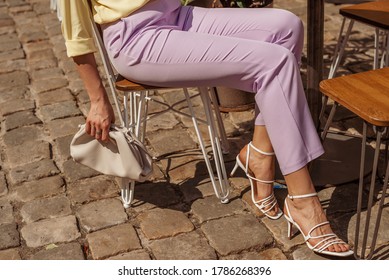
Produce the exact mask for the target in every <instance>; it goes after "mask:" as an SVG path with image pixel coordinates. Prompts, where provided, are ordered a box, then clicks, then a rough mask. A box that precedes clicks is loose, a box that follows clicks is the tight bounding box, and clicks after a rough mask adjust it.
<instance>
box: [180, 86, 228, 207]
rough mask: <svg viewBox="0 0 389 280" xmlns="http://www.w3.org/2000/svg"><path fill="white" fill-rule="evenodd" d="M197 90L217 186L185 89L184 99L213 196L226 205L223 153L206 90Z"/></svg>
mask: <svg viewBox="0 0 389 280" xmlns="http://www.w3.org/2000/svg"><path fill="white" fill-rule="evenodd" d="M199 90H200V95H201V99H202V101H203V105H204V110H205V115H206V119H207V126H208V133H209V138H210V140H211V146H212V151H213V154H214V158H215V165H216V171H217V175H218V178H219V185H218V184H217V183H216V179H215V175H214V173H213V168H212V165H211V161H210V159H209V157H208V154H207V151H206V148H205V144H204V140H203V137H202V135H201V132H200V129H199V127H198V120H197V118H196V115H195V112H194V110H193V106H192V101H191V99H190V96H189V93H188V91H187V89H186V88H185V89H184V93H185V98H186V100H187V103H188V107H189V111H190V114H191V116H192V121H193V125H194V129H195V131H196V134H197V137H198V140H199V144H200V148H201V151H202V153H203V157H204V161H205V164H206V166H207V169H208V173H209V177H210V179H211V183H212V186H213V189H214V191H215V195H216V197H217V198H219V199H220V200H221V202H222V203H227V202H228V195H229V188H228V186H229V183H228V179H227V172H226V170H225V166H224V161H223V153H222V152H221V148H220V143H219V138H218V137H217V136H216V134H215V126H214V119H213V115H212V109H211V105H210V102H209V96H208V93H207V90H206V89H204V88H199Z"/></svg>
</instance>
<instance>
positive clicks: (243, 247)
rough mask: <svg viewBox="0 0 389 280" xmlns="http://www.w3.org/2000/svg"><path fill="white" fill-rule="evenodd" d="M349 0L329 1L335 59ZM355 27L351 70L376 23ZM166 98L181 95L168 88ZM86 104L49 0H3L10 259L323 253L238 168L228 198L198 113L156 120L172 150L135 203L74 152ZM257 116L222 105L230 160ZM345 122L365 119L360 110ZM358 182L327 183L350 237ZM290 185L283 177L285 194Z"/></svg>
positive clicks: (4, 190) (4, 230) (353, 126)
mask: <svg viewBox="0 0 389 280" xmlns="http://www.w3.org/2000/svg"><path fill="white" fill-rule="evenodd" d="M275 7H282V8H286V9H289V10H291V11H293V12H294V13H296V14H298V15H299V16H301V18H302V19H303V20H304V21H305V19H306V1H305V0H294V1H292V0H276V1H275ZM338 8H339V6H333V5H330V4H326V22H325V30H326V32H325V45H326V47H325V62H326V66H328V65H327V64H328V62H329V59H330V57H329V55H328V53H329V52H330V51H331V50H332V49H333V48H334V44H335V40H336V36H337V33H338V28H339V25H340V22H341V18H340V16H339V15H338ZM355 30H356V31H355V32H354V33H355V34H353V38H354V39H353V40H352V46H353V50H352V52H350V53H349V55H348V57H347V60H346V67H343V68H342V69H341V70H340V72H341V73H348V72H350V71H351V72H355V71H359V70H366V69H369V68H370V65H371V64H369V63H370V62H371V61H372V52H371V50H369V49H368V48H367V47H368V46H371V45H372V42H373V40H372V38H373V33H372V30H370V29H368V28H365V27H363V26H359V25H358V26H357V28H356V29H355ZM361 61H362V62H363V63H361ZM366 61H367V62H369V63H366ZM303 68H304V67H303ZM303 72H304V69H303ZM157 98H160V99H161V100H162V99H163V100H165V101H167V102H169V101H172V100H177V98H182V96H181V93H180V92H179V91H164V92H160V93H159V94H158V97H157ZM197 106H198V107H201V105H200V103H199V102H197ZM154 109H155V110H158V108H154ZM87 110H88V97H87V94H86V93H85V91H84V88H83V85H82V82H81V80H80V78H79V76H78V74H77V72H76V71H75V67H74V65H73V62H72V61H71V60H70V59H68V58H67V57H66V54H65V46H64V42H63V39H62V36H61V33H60V25H59V23H58V20H57V18H56V15H55V13H52V12H51V11H50V9H49V1H48V0H0V120H1V138H0V145H1V150H0V151H1V159H0V259H145V260H146V259H323V257H321V256H318V255H316V254H314V253H312V252H310V251H309V250H308V249H307V247H306V245H305V244H304V241H303V238H302V236H301V234H300V235H297V236H296V237H295V238H293V239H292V240H288V239H287V238H286V222H285V220H284V219H283V218H282V219H280V220H277V221H271V220H269V219H267V218H265V217H263V216H262V215H261V214H260V213H258V211H256V210H255V208H254V207H253V205H252V203H251V202H250V191H249V182H248V181H247V179H245V178H244V177H243V174H242V173H240V175H239V176H238V177H235V178H231V180H230V182H231V185H232V194H231V201H230V203H228V204H221V203H220V202H219V201H218V200H217V199H216V198H215V195H214V194H213V190H212V188H211V185H210V183H209V180H208V179H207V172H206V168H205V165H204V162H203V160H202V159H201V154H200V152H198V151H197V149H196V148H197V147H198V144H197V140H195V139H196V138H195V137H194V133H193V129H192V127H191V124H190V120H187V119H183V118H182V117H181V116H179V115H177V114H175V113H173V112H171V113H167V114H165V115H164V116H162V117H161V118H160V119H159V120H158V122H154V123H153V122H150V123H149V127H148V131H147V143H148V144H149V148H150V150H151V151H152V152H153V153H155V154H157V155H165V154H171V155H170V156H165V157H162V158H161V159H160V160H158V161H156V163H155V171H154V175H153V179H152V180H151V181H150V182H147V183H143V184H140V185H138V186H137V187H136V191H135V201H134V205H133V207H131V208H129V209H124V208H123V207H122V203H121V200H120V189H119V187H118V182H117V181H116V179H115V178H112V177H108V176H103V175H101V174H98V173H97V172H95V171H93V170H90V169H88V168H85V167H83V166H81V165H79V164H77V163H75V162H73V160H72V159H71V158H70V156H69V143H70V140H71V138H72V135H73V134H74V133H75V132H76V130H77V126H78V124H80V123H83V122H84V119H85V115H86V112H87ZM253 116H254V112H253V111H252V110H248V111H244V112H235V113H229V114H224V115H223V117H224V124H225V127H226V130H227V133H228V136H229V141H230V143H231V146H232V148H231V152H230V154H229V155H226V157H225V161H226V166H227V168H228V169H229V168H231V167H232V164H233V159H234V156H235V155H236V153H237V152H238V151H239V149H240V148H241V147H242V146H243V145H244V144H245V143H247V142H248V141H249V139H250V137H251V133H252V121H253ZM337 126H338V128H348V129H349V130H350V131H352V132H355V133H358V131H360V123H359V122H358V121H357V120H356V119H355V118H350V117H348V118H346V120H341V121H339V122H338V123H337ZM178 143H179V145H177V144H178ZM183 148H185V151H182V150H183ZM324 179H325V178H324ZM356 187H357V184H356V183H355V182H351V183H346V184H339V185H336V186H335V185H327V186H326V187H325V188H321V189H319V190H320V192H319V194H320V199H321V201H322V202H323V205H324V207H325V208H326V209H327V214H328V216H329V218H330V219H331V222H332V224H333V227H334V229H335V231H336V232H337V233H338V234H339V235H340V236H341V237H342V238H344V239H349V240H350V242H352V240H353V237H352V235H353V232H354V230H353V228H354V224H355V212H354V210H355V204H356V203H355V202H356ZM285 195H286V190H285V189H282V188H280V189H276V196H277V197H278V198H279V201H280V204H281V206H282V198H284V197H285ZM388 230H389V215H388V209H385V210H384V215H383V221H382V227H381V233H380V236H379V238H378V246H377V247H379V248H383V249H382V250H381V251H380V253H379V254H378V257H379V258H386V259H387V258H388V253H387V252H388V244H389V233H388ZM385 250H386V251H385Z"/></svg>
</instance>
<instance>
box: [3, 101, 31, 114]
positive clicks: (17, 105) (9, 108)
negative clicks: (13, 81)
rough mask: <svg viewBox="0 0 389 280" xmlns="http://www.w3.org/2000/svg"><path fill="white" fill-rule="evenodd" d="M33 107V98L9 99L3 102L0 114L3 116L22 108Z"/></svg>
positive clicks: (29, 108)
mask: <svg viewBox="0 0 389 280" xmlns="http://www.w3.org/2000/svg"><path fill="white" fill-rule="evenodd" d="M34 108H35V104H34V101H33V100H28V99H23V100H18V99H17V100H11V101H7V102H4V103H3V106H2V108H1V114H2V115H3V116H6V115H9V114H12V113H16V112H19V111H24V110H31V109H34Z"/></svg>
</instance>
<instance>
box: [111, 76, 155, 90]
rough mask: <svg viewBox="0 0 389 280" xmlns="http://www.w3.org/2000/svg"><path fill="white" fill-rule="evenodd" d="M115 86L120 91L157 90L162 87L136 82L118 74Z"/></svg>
mask: <svg viewBox="0 0 389 280" xmlns="http://www.w3.org/2000/svg"><path fill="white" fill-rule="evenodd" d="M115 87H116V89H118V90H122V91H143V90H158V89H162V87H157V86H149V85H144V84H138V83H135V82H132V81H130V80H127V79H126V78H124V77H123V76H121V75H119V76H118V78H117V79H116V82H115Z"/></svg>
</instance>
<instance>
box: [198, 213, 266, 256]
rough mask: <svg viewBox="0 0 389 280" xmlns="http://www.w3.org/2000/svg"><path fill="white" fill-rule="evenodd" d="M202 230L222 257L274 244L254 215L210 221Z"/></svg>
mask: <svg viewBox="0 0 389 280" xmlns="http://www.w3.org/2000/svg"><path fill="white" fill-rule="evenodd" d="M201 229H202V230H203V232H204V234H205V236H206V237H207V239H208V240H209V242H210V244H211V246H212V247H213V248H215V249H216V251H217V252H218V253H219V254H220V255H222V256H225V255H228V254H231V253H236V252H239V251H242V250H247V249H250V248H253V247H256V248H257V249H261V248H264V247H266V246H268V245H270V244H271V243H272V242H273V238H272V236H271V235H270V234H269V233H268V231H267V230H266V228H265V227H264V226H263V225H261V224H260V223H259V222H258V220H257V219H255V218H254V217H253V216H252V215H235V216H231V217H226V218H221V219H218V220H212V221H208V222H206V223H204V224H203V225H202V226H201Z"/></svg>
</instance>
